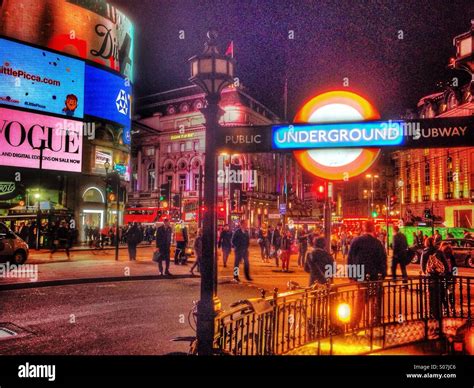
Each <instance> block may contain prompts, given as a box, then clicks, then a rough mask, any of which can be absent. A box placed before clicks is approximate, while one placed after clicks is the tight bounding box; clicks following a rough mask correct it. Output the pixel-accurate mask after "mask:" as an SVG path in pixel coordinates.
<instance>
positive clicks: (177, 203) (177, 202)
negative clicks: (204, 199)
mask: <svg viewBox="0 0 474 388" xmlns="http://www.w3.org/2000/svg"><path fill="white" fill-rule="evenodd" d="M173 207H181V196H180V195H179V194H175V195H173Z"/></svg>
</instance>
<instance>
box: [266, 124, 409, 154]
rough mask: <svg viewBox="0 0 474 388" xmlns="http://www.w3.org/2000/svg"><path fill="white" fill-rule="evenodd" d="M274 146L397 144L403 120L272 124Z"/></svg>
mask: <svg viewBox="0 0 474 388" xmlns="http://www.w3.org/2000/svg"><path fill="white" fill-rule="evenodd" d="M272 130H273V134H272V143H273V148H274V149H287V148H291V149H311V148H341V147H379V146H396V145H400V144H402V142H403V136H404V122H403V121H370V122H358V123H336V124H329V123H328V124H302V125H274V126H273V127H272Z"/></svg>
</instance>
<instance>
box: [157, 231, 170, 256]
mask: <svg viewBox="0 0 474 388" xmlns="http://www.w3.org/2000/svg"><path fill="white" fill-rule="evenodd" d="M171 234H172V230H171V227H170V226H168V227H165V226H164V225H161V226H160V227H159V228H158V229H157V230H156V247H157V248H159V250H160V251H169V250H170V246H171Z"/></svg>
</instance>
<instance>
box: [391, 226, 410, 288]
mask: <svg viewBox="0 0 474 388" xmlns="http://www.w3.org/2000/svg"><path fill="white" fill-rule="evenodd" d="M392 247H393V256H392V278H393V280H395V279H396V278H397V264H400V268H401V270H402V277H403V282H404V283H406V282H407V279H408V274H407V255H408V242H407V238H406V236H405V235H404V234H403V233H402V232H400V228H399V227H398V225H394V226H393V241H392Z"/></svg>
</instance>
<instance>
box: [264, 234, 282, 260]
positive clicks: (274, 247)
mask: <svg viewBox="0 0 474 388" xmlns="http://www.w3.org/2000/svg"><path fill="white" fill-rule="evenodd" d="M267 238H268V241H269V245H270V254H269V256H270V257H273V258H275V264H276V266H277V267H279V266H280V263H279V259H278V253H277V252H278V250H279V249H280V246H281V234H280V231H279V230H278V228H273V227H272V226H270V227H269V228H268V233H267Z"/></svg>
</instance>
